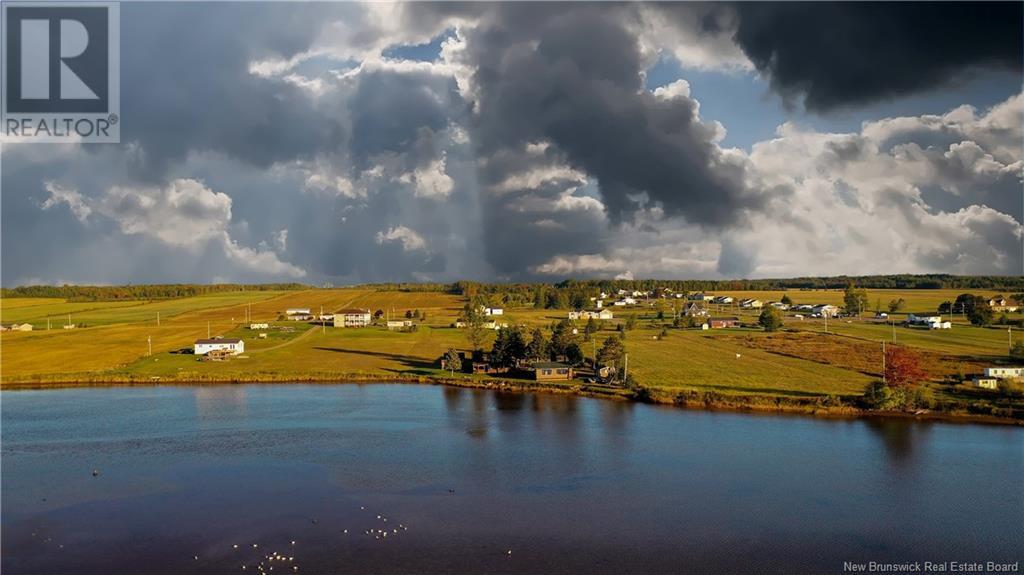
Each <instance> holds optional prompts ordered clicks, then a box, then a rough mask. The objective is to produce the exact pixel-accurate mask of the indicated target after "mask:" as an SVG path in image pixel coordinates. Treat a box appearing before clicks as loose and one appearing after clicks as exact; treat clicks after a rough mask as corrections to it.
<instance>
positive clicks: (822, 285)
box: [555, 274, 1024, 291]
mask: <svg viewBox="0 0 1024 575" xmlns="http://www.w3.org/2000/svg"><path fill="white" fill-rule="evenodd" d="M851 284H853V285H855V286H857V287H859V288H867V289H1001V290H1007V291H1011V290H1017V291H1020V290H1021V289H1022V288H1024V276H956V275H950V274H897V275H877V276H831V277H798V278H776V279H753V280H653V279H647V280H592V281H578V280H566V281H563V282H560V283H558V284H555V286H556V287H559V288H570V287H579V286H590V287H596V288H598V289H600V290H602V291H616V290H619V289H626V290H641V291H648V290H653V289H655V288H659V287H661V288H669V289H672V290H675V291H713V290H722V291H741V290H743V291H747V290H787V289H845V288H846V287H847V286H849V285H851Z"/></svg>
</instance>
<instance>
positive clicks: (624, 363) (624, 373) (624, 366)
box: [622, 353, 629, 381]
mask: <svg viewBox="0 0 1024 575" xmlns="http://www.w3.org/2000/svg"><path fill="white" fill-rule="evenodd" d="M628 375H629V354H628V353H624V354H622V381H626V376H628Z"/></svg>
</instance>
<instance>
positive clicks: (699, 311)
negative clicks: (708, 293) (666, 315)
mask: <svg viewBox="0 0 1024 575" xmlns="http://www.w3.org/2000/svg"><path fill="white" fill-rule="evenodd" d="M683 313H684V314H686V315H687V316H689V317H705V316H707V315H708V310H707V308H705V307H704V304H703V303H699V302H691V303H688V304H686V305H685V306H683Z"/></svg>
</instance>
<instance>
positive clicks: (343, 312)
mask: <svg viewBox="0 0 1024 575" xmlns="http://www.w3.org/2000/svg"><path fill="white" fill-rule="evenodd" d="M372 322H373V316H371V315H370V310H368V309H359V308H355V307H350V308H345V309H339V310H338V311H336V312H334V327H366V326H368V325H370V324H371V323H372Z"/></svg>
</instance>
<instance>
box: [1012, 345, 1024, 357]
mask: <svg viewBox="0 0 1024 575" xmlns="http://www.w3.org/2000/svg"><path fill="white" fill-rule="evenodd" d="M1010 357H1012V358H1013V359H1024V341H1015V342H1013V345H1012V346H1010Z"/></svg>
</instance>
